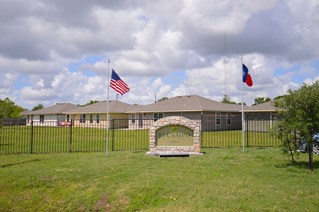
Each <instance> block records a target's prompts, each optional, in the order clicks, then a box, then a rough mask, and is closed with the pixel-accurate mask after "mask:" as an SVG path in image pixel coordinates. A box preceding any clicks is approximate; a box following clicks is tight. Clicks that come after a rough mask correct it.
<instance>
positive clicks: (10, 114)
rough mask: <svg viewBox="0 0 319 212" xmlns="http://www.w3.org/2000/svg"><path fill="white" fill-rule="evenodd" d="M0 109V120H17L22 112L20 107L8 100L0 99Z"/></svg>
mask: <svg viewBox="0 0 319 212" xmlns="http://www.w3.org/2000/svg"><path fill="white" fill-rule="evenodd" d="M0 108H1V109H0V119H4V118H18V117H19V116H20V113H21V112H22V111H24V109H23V108H22V107H20V106H18V105H16V104H15V103H14V102H13V101H11V100H10V99H9V98H5V99H4V100H2V99H0Z"/></svg>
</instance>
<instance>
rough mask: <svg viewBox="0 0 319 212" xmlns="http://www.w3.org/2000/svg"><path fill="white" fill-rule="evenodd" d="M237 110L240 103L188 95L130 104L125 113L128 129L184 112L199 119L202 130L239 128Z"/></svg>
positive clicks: (142, 126) (239, 122) (238, 111)
mask: <svg viewBox="0 0 319 212" xmlns="http://www.w3.org/2000/svg"><path fill="white" fill-rule="evenodd" d="M245 108H246V107H245ZM240 111H241V106H240V105H236V104H225V103H221V102H217V101H214V100H211V99H208V98H205V97H201V96H198V95H188V96H177V97H173V98H169V99H165V100H162V101H158V102H155V103H153V104H149V105H145V106H138V105H137V106H135V107H130V108H128V111H127V112H126V113H128V114H129V118H130V120H129V128H130V129H137V128H147V127H149V126H150V125H151V123H153V122H154V121H156V120H158V119H160V118H163V117H168V116H183V117H186V118H189V119H192V120H195V121H196V122H197V123H199V124H200V126H201V130H226V129H227V130H231V129H234V130H235V129H241V112H240ZM145 122H147V123H145Z"/></svg>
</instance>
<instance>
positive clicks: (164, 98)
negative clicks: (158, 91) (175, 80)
mask: <svg viewBox="0 0 319 212" xmlns="http://www.w3.org/2000/svg"><path fill="white" fill-rule="evenodd" d="M166 99H168V98H167V97H163V98H161V99H159V100H157V101H158V102H160V101H164V100H166Z"/></svg>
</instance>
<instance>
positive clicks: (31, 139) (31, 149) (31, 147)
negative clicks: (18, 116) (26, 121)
mask: <svg viewBox="0 0 319 212" xmlns="http://www.w3.org/2000/svg"><path fill="white" fill-rule="evenodd" d="M32 152H33V119H32V120H31V135H30V154H32Z"/></svg>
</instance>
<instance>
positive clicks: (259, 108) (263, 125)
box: [245, 101, 277, 132]
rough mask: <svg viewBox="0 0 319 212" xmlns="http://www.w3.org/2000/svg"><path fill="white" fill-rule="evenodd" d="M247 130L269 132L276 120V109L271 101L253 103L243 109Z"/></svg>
mask: <svg viewBox="0 0 319 212" xmlns="http://www.w3.org/2000/svg"><path fill="white" fill-rule="evenodd" d="M245 116H246V119H247V120H249V122H248V125H247V126H246V130H247V131H259V132H269V130H270V129H271V128H272V126H273V125H274V124H275V123H276V121H277V109H276V107H275V106H274V102H273V101H269V102H265V103H261V104H258V105H254V106H252V107H249V108H246V109H245Z"/></svg>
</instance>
